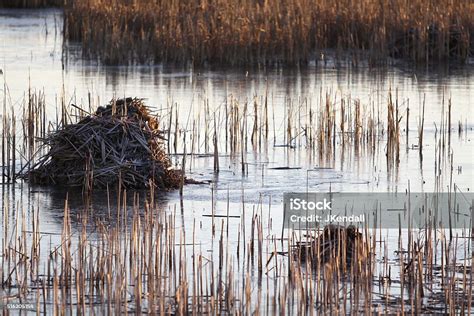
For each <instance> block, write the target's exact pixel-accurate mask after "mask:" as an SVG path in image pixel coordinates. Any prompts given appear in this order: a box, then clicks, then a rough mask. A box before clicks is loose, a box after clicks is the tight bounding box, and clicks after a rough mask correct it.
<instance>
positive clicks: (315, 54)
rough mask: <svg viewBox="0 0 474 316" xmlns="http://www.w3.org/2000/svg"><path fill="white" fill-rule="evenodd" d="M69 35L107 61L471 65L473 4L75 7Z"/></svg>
mask: <svg viewBox="0 0 474 316" xmlns="http://www.w3.org/2000/svg"><path fill="white" fill-rule="evenodd" d="M65 15H66V25H65V37H66V39H69V40H72V41H81V42H82V46H83V49H84V50H83V51H84V55H85V56H87V57H93V58H96V57H99V58H100V59H101V60H102V61H103V62H105V63H106V64H129V63H134V62H139V63H142V62H150V61H151V62H164V63H177V64H187V63H191V64H193V65H197V66H199V65H206V64H219V65H227V66H228V65H257V64H259V65H266V64H272V65H274V64H283V65H297V64H306V63H307V62H309V61H311V60H318V59H321V56H320V55H321V53H322V52H323V51H326V50H328V49H330V50H334V52H335V55H336V58H341V59H345V58H348V59H349V60H350V61H351V62H352V63H353V64H357V63H358V62H359V61H360V60H361V59H365V57H368V59H369V61H370V62H373V63H374V62H379V61H383V60H385V58H387V57H394V58H403V59H406V60H408V61H413V62H416V63H422V64H426V63H431V62H446V61H448V60H451V59H453V60H458V61H465V60H466V58H467V57H468V56H469V55H470V54H471V55H472V49H473V41H472V34H473V32H474V21H473V19H472V16H474V4H473V3H472V1H470V0H458V1H452V0H441V1H432V0H413V1H404V0H395V1H375V0H361V1H349V0H343V1H329V0H284V1H279V0H261V1H254V0H244V1H240V0H239V1H237V0H230V1H229V0H227V1H222V0H218V1H208V0H204V1H195V0H191V1H179V0H171V1H143V0H142V1H128V0H112V1H108V0H90V1H73V2H71V3H69V5H68V6H66V11H65Z"/></svg>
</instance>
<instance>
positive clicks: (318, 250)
mask: <svg viewBox="0 0 474 316" xmlns="http://www.w3.org/2000/svg"><path fill="white" fill-rule="evenodd" d="M364 244H365V243H364V241H363V238H362V234H361V233H360V232H359V231H358V230H357V228H356V227H355V226H352V225H350V226H348V227H344V226H338V225H332V224H331V225H327V226H325V227H324V229H323V231H322V233H321V234H319V235H318V236H317V237H310V241H309V242H297V243H296V244H295V245H294V249H293V251H294V252H293V254H294V256H295V257H296V258H297V259H299V261H301V262H308V261H309V262H310V263H311V265H312V266H313V267H321V266H323V265H324V264H326V263H328V262H332V263H336V262H338V263H339V265H340V266H350V265H351V264H352V263H354V262H357V261H358V260H361V259H363V258H365V257H367V256H366V255H367V253H365V252H364Z"/></svg>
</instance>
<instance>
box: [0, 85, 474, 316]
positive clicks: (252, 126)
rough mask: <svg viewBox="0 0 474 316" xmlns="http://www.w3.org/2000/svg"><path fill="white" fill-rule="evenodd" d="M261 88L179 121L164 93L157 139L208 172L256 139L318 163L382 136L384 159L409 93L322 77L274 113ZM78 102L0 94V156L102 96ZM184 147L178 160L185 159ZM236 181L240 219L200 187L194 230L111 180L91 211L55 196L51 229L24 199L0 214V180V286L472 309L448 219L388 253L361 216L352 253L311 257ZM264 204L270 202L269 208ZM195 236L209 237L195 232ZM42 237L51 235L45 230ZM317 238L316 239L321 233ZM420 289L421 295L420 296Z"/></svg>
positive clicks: (62, 305) (80, 298) (106, 295)
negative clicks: (391, 257)
mask: <svg viewBox="0 0 474 316" xmlns="http://www.w3.org/2000/svg"><path fill="white" fill-rule="evenodd" d="M269 100H270V97H269V96H267V95H265V96H260V97H255V99H253V100H251V102H248V101H246V102H242V101H239V100H237V99H235V98H233V97H229V100H227V101H226V102H225V103H223V104H222V105H220V106H217V107H216V108H213V107H212V106H210V105H209V104H208V102H206V100H202V101H203V102H206V103H205V106H202V107H201V106H199V107H197V108H196V109H192V110H189V113H190V115H186V118H187V120H186V121H183V120H182V117H183V116H182V114H180V111H182V108H180V107H179V106H178V105H175V104H174V105H172V106H171V105H170V106H169V107H168V108H167V111H159V112H158V113H167V114H161V116H160V117H158V119H159V121H161V122H168V123H167V124H168V125H167V126H164V128H165V130H166V131H168V144H169V145H168V150H169V151H170V153H171V154H175V155H182V156H183V160H182V161H183V168H186V166H188V165H189V166H190V168H191V166H192V163H193V159H192V158H193V156H197V155H201V154H204V155H208V156H209V157H213V159H214V161H215V164H214V170H215V172H219V168H218V167H217V166H218V165H219V164H218V160H219V158H220V155H221V153H230V154H231V156H232V157H233V158H234V159H236V160H237V161H238V160H239V159H240V163H241V165H242V171H243V172H248V169H247V163H246V161H245V160H244V158H245V155H244V154H245V153H247V152H248V151H250V150H254V151H264V150H265V148H266V147H268V146H284V147H285V148H301V149H303V150H308V151H309V152H314V157H315V159H322V161H324V162H325V163H330V162H331V161H332V157H333V156H334V155H336V153H337V151H336V150H337V149H341V148H345V149H347V150H353V151H354V152H357V151H367V152H370V153H375V152H377V151H380V150H384V152H385V154H386V155H387V160H390V161H392V162H393V163H394V165H395V169H396V165H397V160H398V159H396V157H397V153H398V151H399V148H400V139H401V137H400V134H401V131H400V124H401V122H402V120H403V118H404V116H403V115H402V114H401V113H405V112H408V106H406V107H404V106H402V104H408V103H407V102H402V100H400V99H399V98H398V95H397V93H392V92H390V93H389V94H388V96H387V99H386V101H384V102H382V103H381V104H377V105H373V102H372V100H370V101H369V102H367V103H365V102H361V101H360V100H354V99H351V98H350V97H341V96H338V95H337V94H334V93H332V92H331V91H327V92H326V91H321V93H320V96H319V98H318V100H316V102H314V100H310V99H307V98H306V99H305V98H302V99H298V100H290V99H289V100H288V101H287V102H286V103H285V110H284V113H283V116H282V117H278V115H276V113H275V108H274V107H273V106H271V102H270V101H269ZM88 102H89V103H88V104H85V105H82V106H81V108H82V109H83V110H79V109H78V106H72V105H70V104H68V103H67V102H66V98H65V97H64V96H61V97H60V98H59V99H58V105H57V107H56V121H55V122H54V121H53V122H50V121H49V120H47V119H46V118H45V114H44V113H45V109H46V107H45V105H44V96H43V95H42V94H41V93H35V92H34V91H31V92H29V93H28V97H27V99H26V100H25V102H24V103H23V107H20V110H19V111H17V112H19V113H23V117H16V116H15V115H14V114H13V113H12V112H10V110H8V109H9V108H14V107H13V106H7V104H6V101H5V103H4V116H3V119H4V122H3V124H4V125H3V127H4V128H3V130H4V133H3V144H4V145H3V148H4V153H7V152H9V153H10V154H9V155H8V154H7V155H6V156H5V157H6V161H8V162H9V163H6V164H4V172H6V171H7V170H10V171H9V172H10V174H13V175H14V174H15V172H13V171H12V169H13V168H15V167H14V166H13V165H15V163H16V161H15V159H13V157H12V155H13V152H15V151H16V152H17V153H18V155H19V157H18V158H16V160H17V161H20V163H19V165H20V166H21V169H24V168H28V166H29V163H28V162H29V161H35V160H36V159H37V155H36V153H37V152H38V147H37V145H38V143H37V142H38V140H37V138H38V137H44V136H45V135H46V134H47V131H48V130H54V126H58V125H60V124H67V123H68V122H69V123H71V122H74V121H75V120H76V119H77V118H79V119H81V118H82V116H83V115H84V114H83V111H84V110H87V111H88V112H92V111H93V108H95V104H96V103H97V104H100V102H94V101H93V99H92V98H90V97H89V98H88ZM445 104H446V107H447V111H446V114H445V115H443V117H442V118H441V122H440V123H439V129H438V130H437V132H436V134H435V144H437V145H436V151H435V156H436V162H435V163H436V168H435V169H436V172H437V174H436V175H437V177H436V179H437V180H436V181H437V183H436V185H437V186H436V188H437V189H438V190H441V189H442V188H443V183H442V179H443V177H446V176H447V177H449V176H450V173H451V174H452V172H453V168H452V166H451V164H452V155H450V154H449V152H450V151H449V145H448V144H449V139H450V137H451V132H450V129H449V127H450V126H451V122H450V121H451V115H450V113H451V110H450V109H451V105H450V104H451V102H450V101H449V100H447V101H446V103H445ZM15 109H16V107H15ZM23 109H24V110H23ZM22 111H23V112H22ZM443 113H444V112H443ZM385 117H387V120H385V119H384V118H385ZM423 120H424V119H423V116H421V117H420V121H421V122H423ZM17 123H18V124H17ZM14 124H17V126H16V129H15V128H13V125H14ZM466 125H467V124H466ZM19 126H21V127H22V128H19ZM276 126H281V127H280V128H278V127H276ZM421 126H422V124H421ZM16 130H19V132H18V133H16V132H15V131H16ZM272 130H273V135H272ZM419 130H421V131H422V130H423V127H420V128H419ZM461 133H463V132H462V131H461ZM424 137H426V135H425V136H424ZM19 140H20V141H19ZM14 144H15V145H14ZM20 144H21V145H20ZM15 146H16V147H15ZM407 146H408V144H407ZM181 150H182V151H181ZM320 152H321V154H319V153H320ZM343 152H344V150H343ZM30 153H31V154H30ZM420 153H422V146H420ZM28 155H29V156H28ZM188 156H190V157H191V159H189V162H187V161H186V160H185V159H184V158H185V157H188ZM25 157H26V158H25ZM216 160H217V161H216ZM5 166H8V167H7V168H5ZM16 166H18V163H17V164H16ZM438 167H439V168H438ZM445 167H448V170H450V172H448V174H447V175H445V174H444V173H441V170H445V169H446V168H445ZM449 167H451V168H449ZM438 173H439V174H438ZM450 185H451V187H450V188H451V189H454V188H455V186H454V184H452V183H451V182H450ZM211 190H212V192H214V190H215V188H214V187H212V188H211ZM4 193H5V192H4ZM86 193H87V191H86ZM107 193H108V192H107ZM245 194H246V192H242V196H241V200H242V205H241V206H238V207H237V208H236V210H232V211H235V213H237V214H238V215H237V217H238V218H239V219H240V221H238V222H233V223H231V224H229V221H230V220H231V215H232V214H230V211H231V209H230V206H229V201H228V202H227V205H228V208H227V214H226V215H224V216H217V215H216V212H215V209H214V201H211V203H212V204H211V205H212V206H211V208H210V209H209V212H210V213H211V214H212V216H211V218H210V219H209V222H206V223H205V224H206V225H208V226H210V229H209V230H206V231H205V233H206V234H207V235H206V236H203V231H202V230H201V228H200V226H202V225H203V224H202V222H201V223H199V222H198V220H196V221H195V222H194V223H193V225H192V227H189V225H188V226H187V227H185V226H183V224H182V223H181V222H180V221H178V216H180V215H179V214H177V209H171V210H163V209H160V208H159V207H157V205H156V202H155V201H154V197H155V194H154V192H150V194H148V195H147V196H148V198H147V200H146V201H145V203H140V197H139V196H138V195H137V194H133V195H130V194H129V195H127V194H126V193H124V192H120V194H119V197H118V198H117V200H116V201H108V207H109V210H108V214H109V217H106V218H104V217H97V216H94V213H93V211H92V209H90V208H89V207H88V206H87V207H84V210H74V214H71V210H70V207H69V201H68V199H67V198H66V201H65V207H64V219H63V226H62V232H61V233H60V236H58V237H57V238H56V239H54V238H51V237H50V239H49V238H48V233H49V232H43V231H42V230H41V227H40V221H39V218H40V216H41V214H42V212H44V210H41V209H37V208H34V209H33V210H32V213H30V216H31V217H30V220H29V221H27V220H26V218H27V210H26V209H25V206H24V205H22V204H18V205H16V203H15V208H14V212H15V214H14V215H13V216H8V214H10V213H11V212H12V211H13V210H10V209H9V207H10V206H9V196H8V194H6V193H5V195H4V197H3V201H4V207H3V213H2V257H1V260H2V264H1V266H2V269H1V275H0V281H1V285H2V289H3V290H4V291H7V292H8V293H9V294H8V295H4V296H2V299H3V300H6V301H12V300H24V301H31V300H33V301H34V302H36V306H37V309H39V310H41V311H46V312H56V313H63V312H66V311H68V310H72V311H77V312H78V313H86V312H88V311H92V310H94V311H96V313H109V314H110V313H114V312H116V313H122V312H125V311H128V312H140V311H144V312H151V311H155V312H156V313H159V314H165V313H166V314H171V313H173V314H187V313H189V314H196V315H199V314H203V313H209V314H250V313H252V312H254V311H255V312H256V313H257V314H258V313H270V314H278V313H283V314H284V313H286V312H293V313H296V314H304V313H315V314H316V313H320V314H346V313H354V314H358V313H370V312H373V313H375V312H381V311H385V312H387V313H394V312H400V311H402V312H405V313H415V314H419V313H422V312H425V313H442V312H458V311H466V312H470V311H471V310H472V277H473V275H472V273H473V272H472V257H469V248H468V244H467V243H466V242H464V241H465V240H467V237H468V236H464V235H461V236H456V235H455V234H454V233H453V232H452V230H451V229H450V228H451V227H447V228H448V230H446V231H444V230H443V231H441V230H440V228H439V227H432V226H429V227H428V228H427V229H426V230H423V231H419V232H416V231H410V232H409V233H408V236H407V237H404V235H403V234H402V233H400V234H399V236H400V239H399V243H398V245H397V249H396V251H397V253H398V254H399V257H398V260H397V261H396V262H389V261H387V260H383V259H379V260H378V261H376V259H375V258H374V256H373V254H375V253H380V252H384V253H388V251H394V249H389V248H388V245H387V244H386V243H384V242H383V241H384V239H383V238H382V236H381V231H380V229H374V230H369V229H368V228H366V227H361V228H360V230H359V233H360V235H358V236H360V238H361V240H362V242H361V243H360V245H362V247H356V248H357V249H358V251H359V253H358V256H356V257H355V258H353V259H352V261H353V262H354V263H357V264H356V265H354V264H352V265H349V266H347V265H343V264H341V263H343V262H345V261H346V260H345V259H344V256H347V253H345V252H344V251H341V250H342V249H345V248H341V247H345V244H344V240H342V242H341V243H338V246H337V247H336V248H335V249H334V251H332V252H331V254H330V255H331V256H334V257H335V260H330V261H322V260H316V262H314V260H313V259H310V260H307V258H302V257H301V256H296V257H295V256H292V255H291V253H289V251H291V249H292V247H293V246H294V245H297V244H298V243H299V242H301V241H302V239H303V233H302V232H290V234H289V235H288V238H286V239H279V238H277V236H279V234H276V233H275V232H274V231H273V229H274V228H272V227H271V221H270V219H269V218H265V217H264V215H263V214H265V213H267V204H266V203H265V202H264V201H263V200H262V201H261V202H260V203H257V205H254V206H249V205H246V204H245ZM107 197H109V194H107ZM213 199H214V195H213ZM114 205H116V206H114ZM252 207H253V208H252ZM270 208H271V206H270V203H269V204H268V214H270ZM186 211H187V210H186V209H183V213H185V212H186ZM4 214H6V216H5V215H4ZM232 216H235V214H233V215H232ZM205 218H207V217H205ZM204 220H205V219H203V220H202V221H204ZM91 227H92V231H91ZM400 231H401V228H400ZM313 233H314V234H318V232H317V231H316V232H313ZM235 236H237V237H235ZM203 238H205V239H206V240H210V244H211V245H209V244H206V245H203V243H204V242H205V240H204V239H203ZM47 239H49V240H51V242H49V243H48V242H46V243H45V242H44V241H45V240H47ZM42 240H43V242H41V241H42ZM315 240H316V245H317V246H316V249H319V246H318V244H317V243H318V242H320V241H321V239H320V238H316V239H315ZM435 241H436V242H435ZM461 241H462V242H461ZM458 242H459V246H461V247H464V248H462V249H464V252H465V253H466V256H464V258H456V254H457V252H456V249H457V248H458ZM208 250H211V251H208ZM438 253H442V255H441V256H439V255H438ZM315 258H316V259H318V255H317V254H316V257H315ZM385 258H387V256H385ZM303 259H304V260H303ZM312 260H313V261H312ZM397 275H398V277H397ZM427 298H429V301H430V302H431V303H430V304H429V305H427V304H424V303H423V302H424V300H425V299H427Z"/></svg>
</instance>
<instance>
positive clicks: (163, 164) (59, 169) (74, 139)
mask: <svg viewBox="0 0 474 316" xmlns="http://www.w3.org/2000/svg"><path fill="white" fill-rule="evenodd" d="M162 138H163V137H162V136H161V132H160V130H159V122H158V120H157V119H156V118H155V117H153V116H152V115H151V114H150V112H149V111H148V109H147V107H146V106H145V104H144V103H143V101H142V100H141V99H136V98H135V99H132V98H127V99H120V100H116V101H115V100H114V101H112V102H111V103H110V104H109V105H107V106H106V107H99V108H98V109H97V111H96V112H95V113H94V114H92V115H87V116H86V117H84V118H83V119H81V120H80V121H79V122H77V123H74V124H67V125H65V126H63V127H60V128H59V129H58V130H56V131H54V132H53V133H51V134H50V135H48V136H46V138H45V139H44V146H47V148H49V151H48V152H47V154H46V155H44V156H43V157H42V158H40V159H39V161H38V162H37V163H36V164H35V165H34V166H33V168H32V169H31V170H29V171H28V172H27V173H26V174H25V176H26V177H27V178H28V179H29V181H30V182H32V183H35V184H55V185H68V186H84V187H86V188H92V187H98V188H100V187H102V188H105V187H107V186H109V185H110V186H115V185H117V184H119V183H120V184H121V185H123V186H124V187H128V188H145V187H149V186H157V187H159V188H161V189H168V188H177V187H179V184H180V183H181V176H180V173H179V172H178V171H176V170H173V169H172V165H171V162H170V160H169V158H168V156H167V154H166V152H165V150H164V147H163V145H162Z"/></svg>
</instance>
